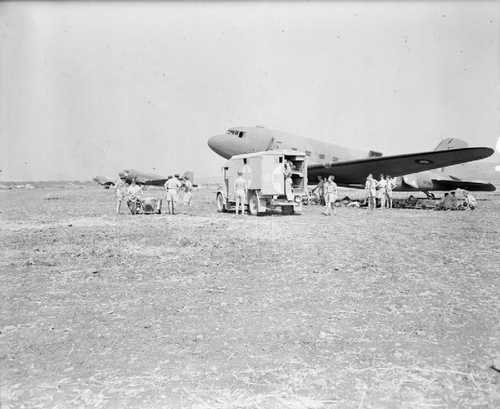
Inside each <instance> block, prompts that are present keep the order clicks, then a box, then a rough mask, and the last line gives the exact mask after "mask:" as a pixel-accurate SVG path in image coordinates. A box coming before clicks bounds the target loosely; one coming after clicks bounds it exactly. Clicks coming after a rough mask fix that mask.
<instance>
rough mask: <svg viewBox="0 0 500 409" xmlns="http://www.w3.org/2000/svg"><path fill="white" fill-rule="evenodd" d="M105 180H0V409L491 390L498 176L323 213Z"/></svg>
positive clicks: (450, 399) (448, 397) (409, 403)
mask: <svg viewBox="0 0 500 409" xmlns="http://www.w3.org/2000/svg"><path fill="white" fill-rule="evenodd" d="M55 197H57V198H58V200H53V199H52V200H46V199H47V198H55ZM113 198H114V196H113V192H110V191H105V190H101V189H98V188H95V187H88V188H87V189H76V188H74V189H49V188H46V189H35V190H29V191H5V192H0V211H1V212H2V213H1V214H0V222H1V228H0V240H1V242H2V243H4V245H3V247H2V248H0V255H1V257H0V269H1V275H0V280H1V281H0V284H1V291H2V293H1V296H2V311H1V315H0V318H1V322H0V328H1V334H0V337H1V340H2V345H3V347H2V356H1V361H0V362H1V365H2V366H1V369H2V377H1V403H2V408H79V407H81V408H92V407H95V408H101V407H106V408H108V407H109V408H115V407H116V408H124V407H130V408H187V407H192V408H198V409H205V408H221V409H222V408H224V409H225V408H245V409H247V408H257V409H258V408H354V409H359V408H364V409H366V408H471V407H478V408H481V407H484V408H488V407H491V408H494V407H498V406H499V405H500V392H499V389H500V387H499V383H500V377H499V374H498V373H497V372H495V371H493V370H492V369H490V368H489V365H490V364H491V362H492V360H493V359H494V357H495V356H496V355H498V354H500V326H499V321H498V317H499V316H500V314H499V313H500V308H499V306H498V289H499V284H500V283H499V281H500V279H499V276H498V272H497V270H498V266H499V265H500V252H499V244H498V243H499V242H500V232H499V230H500V212H499V211H498V205H499V203H500V197H499V196H498V195H491V194H490V195H484V198H487V199H488V200H487V201H481V202H480V208H479V209H478V210H477V211H475V212H433V211H423V210H420V211H417V210H393V211H389V212H375V213H374V214H370V213H369V212H368V211H367V210H365V209H346V208H342V209H339V210H338V215H337V216H336V217H330V218H328V217H324V216H322V215H321V209H320V208H318V207H310V208H307V209H306V210H305V213H304V215H302V216H271V217H259V218H252V217H236V216H235V215H233V214H217V213H216V212H215V206H214V203H213V193H212V192H211V191H209V190H207V189H202V190H200V191H199V192H197V195H196V196H195V205H194V207H193V208H192V209H188V210H186V209H181V213H182V214H180V215H177V216H175V217H172V216H166V215H165V216H163V215H162V216H155V215H151V216H130V215H125V214H124V215H122V216H118V217H117V216H115V215H113V206H114V203H113Z"/></svg>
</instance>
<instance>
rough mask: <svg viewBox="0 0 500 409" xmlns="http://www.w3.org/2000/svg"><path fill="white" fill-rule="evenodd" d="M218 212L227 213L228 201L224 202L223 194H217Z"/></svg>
mask: <svg viewBox="0 0 500 409" xmlns="http://www.w3.org/2000/svg"><path fill="white" fill-rule="evenodd" d="M217 211H218V212H219V213H225V212H227V207H226V201H225V200H224V196H222V193H217Z"/></svg>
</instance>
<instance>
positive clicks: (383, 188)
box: [377, 175, 387, 209]
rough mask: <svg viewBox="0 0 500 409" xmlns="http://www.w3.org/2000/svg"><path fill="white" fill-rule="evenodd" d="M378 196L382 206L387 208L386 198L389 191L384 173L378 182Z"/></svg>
mask: <svg viewBox="0 0 500 409" xmlns="http://www.w3.org/2000/svg"><path fill="white" fill-rule="evenodd" d="M377 191H378V197H379V199H380V208H381V209H385V199H386V197H387V196H386V192H387V180H386V179H385V178H384V175H380V180H379V181H378V182H377Z"/></svg>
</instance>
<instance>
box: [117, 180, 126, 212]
mask: <svg viewBox="0 0 500 409" xmlns="http://www.w3.org/2000/svg"><path fill="white" fill-rule="evenodd" d="M115 193H116V214H120V209H121V207H122V202H123V201H124V200H125V196H126V195H127V187H126V185H125V182H124V181H123V180H122V179H121V178H120V177H119V178H118V179H117V180H116V182H115Z"/></svg>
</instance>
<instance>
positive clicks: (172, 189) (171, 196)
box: [164, 175, 181, 214]
mask: <svg viewBox="0 0 500 409" xmlns="http://www.w3.org/2000/svg"><path fill="white" fill-rule="evenodd" d="M180 186H181V182H179V179H177V175H174V176H173V177H172V176H169V177H168V178H167V181H166V182H165V185H164V187H165V190H166V191H167V193H166V196H165V199H166V202H167V213H169V214H175V203H176V202H177V192H178V190H179V188H180Z"/></svg>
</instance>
